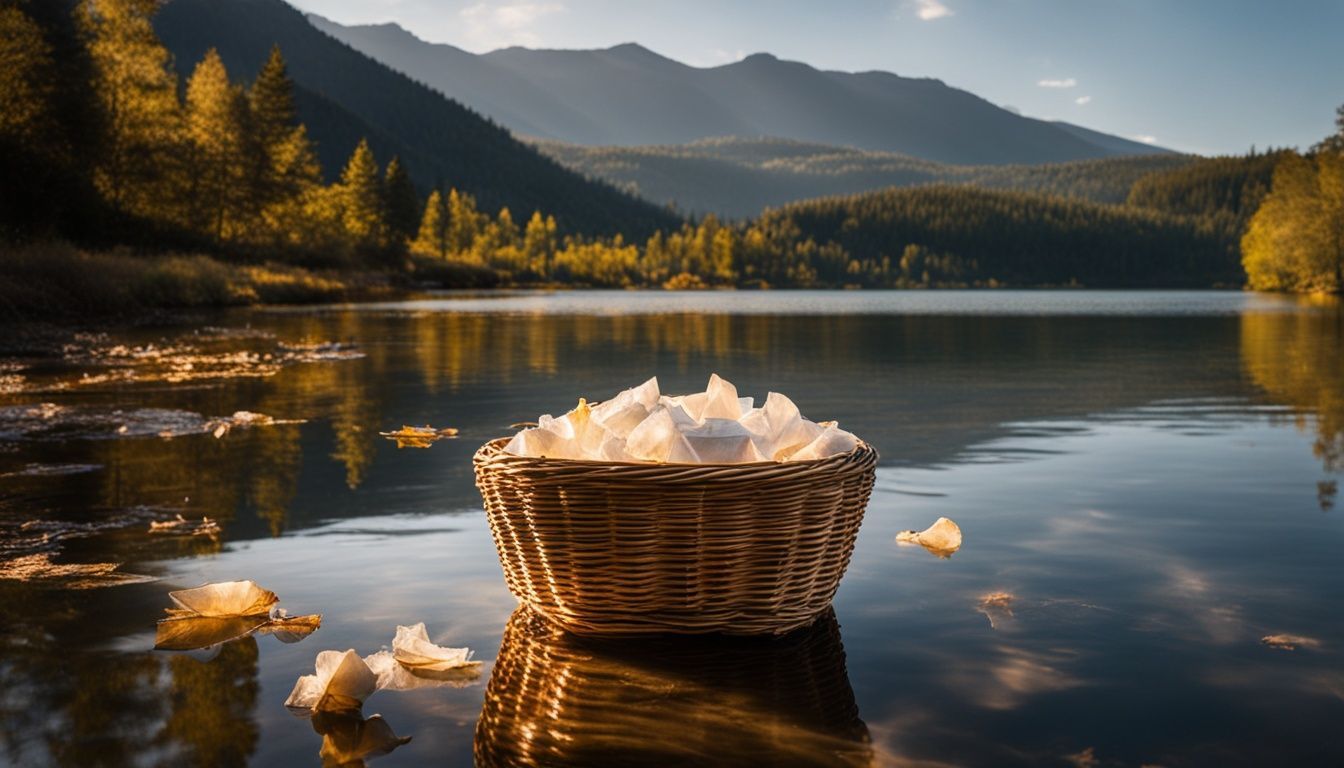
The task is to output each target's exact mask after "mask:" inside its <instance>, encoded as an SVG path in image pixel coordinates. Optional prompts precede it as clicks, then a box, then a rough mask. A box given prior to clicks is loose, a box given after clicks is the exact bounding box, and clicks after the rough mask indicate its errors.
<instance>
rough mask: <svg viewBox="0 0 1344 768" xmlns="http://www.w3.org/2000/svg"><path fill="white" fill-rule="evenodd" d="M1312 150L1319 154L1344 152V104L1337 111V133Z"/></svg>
mask: <svg viewBox="0 0 1344 768" xmlns="http://www.w3.org/2000/svg"><path fill="white" fill-rule="evenodd" d="M1312 149H1314V150H1316V151H1317V152H1344V104H1341V105H1339V107H1338V108H1337V109H1336V110H1335V132H1334V133H1332V134H1330V135H1329V136H1327V137H1325V138H1324V139H1322V140H1321V143H1319V144H1317V145H1316V146H1315V147H1312Z"/></svg>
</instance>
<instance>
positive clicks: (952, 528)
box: [818, 438, 961, 558]
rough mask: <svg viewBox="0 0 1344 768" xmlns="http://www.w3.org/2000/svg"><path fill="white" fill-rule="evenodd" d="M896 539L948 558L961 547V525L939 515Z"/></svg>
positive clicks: (897, 535)
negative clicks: (918, 528)
mask: <svg viewBox="0 0 1344 768" xmlns="http://www.w3.org/2000/svg"><path fill="white" fill-rule="evenodd" d="M818 439H820V438H818ZM896 541H898V542H900V543H902V544H918V545H920V546H921V547H923V548H925V549H927V550H928V551H930V552H932V553H933V554H935V555H937V556H939V557H942V558H948V557H951V556H952V553H954V552H956V551H957V550H958V549H961V527H960V526H958V525H957V524H956V523H954V522H952V521H951V520H949V519H947V518H946V517H940V518H938V519H937V520H935V521H934V522H933V525H930V526H929V527H928V528H925V529H924V530H922V531H901V532H900V533H898V534H896Z"/></svg>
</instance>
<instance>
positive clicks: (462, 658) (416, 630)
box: [392, 621, 481, 672]
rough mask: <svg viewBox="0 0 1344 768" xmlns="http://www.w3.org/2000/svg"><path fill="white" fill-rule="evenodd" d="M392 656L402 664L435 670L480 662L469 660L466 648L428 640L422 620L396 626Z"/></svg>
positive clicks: (427, 633)
mask: <svg viewBox="0 0 1344 768" xmlns="http://www.w3.org/2000/svg"><path fill="white" fill-rule="evenodd" d="M392 657H393V658H394V659H396V660H397V663H399V664H402V665H403V666H407V667H412V668H415V669H425V670H431V671H436V672H443V671H446V670H449V669H459V668H461V667H469V666H473V665H479V664H480V663H481V662H479V661H472V660H471V651H470V650H469V649H467V648H445V647H443V646H441V645H435V644H434V643H433V642H431V641H430V639H429V631H428V630H427V629H425V623H424V622H423V621H422V622H420V623H419V624H416V625H414V626H410V627H402V626H398V627H397V634H396V636H395V637H394V638H392Z"/></svg>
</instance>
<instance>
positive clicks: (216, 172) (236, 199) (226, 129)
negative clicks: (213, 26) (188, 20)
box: [186, 48, 255, 243]
mask: <svg viewBox="0 0 1344 768" xmlns="http://www.w3.org/2000/svg"><path fill="white" fill-rule="evenodd" d="M247 109H248V107H247V101H246V100H245V98H244V96H243V89H242V88H240V87H238V86H236V85H233V84H232V83H230V82H229V73H228V71H227V70H225V68H224V62H223V61H221V60H220V58H219V53H218V52H217V51H216V50H215V49H214V48H211V49H210V50H208V51H206V53H205V58H203V59H201V62H200V63H199V64H197V65H196V69H195V71H194V72H192V74H191V78H190V79H189V80H188V81H187V108H186V136H187V143H188V145H189V146H190V148H191V155H190V156H191V165H190V171H191V172H190V173H189V184H190V188H191V192H190V200H191V203H192V213H191V224H192V227H193V229H195V230H196V231H198V232H202V233H204V234H206V235H207V236H209V238H210V239H211V240H212V241H214V242H215V243H222V242H225V241H226V240H232V239H235V238H237V237H238V236H239V235H240V234H241V232H242V228H243V224H244V221H246V220H247V218H248V217H247V211H246V208H247V207H248V206H249V204H250V203H251V201H253V200H254V199H255V197H254V196H253V195H251V194H249V192H252V191H253V190H251V189H249V182H250V181H252V179H253V176H252V175H251V173H250V170H251V169H250V167H249V164H250V162H251V158H250V157H249V154H248V145H247V139H248V136H247V126H246V120H247Z"/></svg>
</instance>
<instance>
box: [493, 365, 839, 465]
mask: <svg viewBox="0 0 1344 768" xmlns="http://www.w3.org/2000/svg"><path fill="white" fill-rule="evenodd" d="M754 406H755V400H754V398H751V397H739V396H738V392H737V387H735V386H733V384H732V382H729V381H728V380H726V379H724V378H722V377H720V376H719V375H718V374H713V375H711V376H710V377H709V383H708V385H706V387H705V391H703V392H695V393H692V394H688V395H664V394H662V393H661V392H660V391H659V389H658V379H657V378H652V379H649V380H648V381H646V382H644V383H643V384H640V385H639V386H637V387H632V388H631V389H627V390H625V391H624V392H621V393H620V394H618V395H616V396H615V397H613V398H611V399H610V400H607V401H606V402H603V403H599V404H598V405H593V406H590V405H589V404H588V402H587V401H586V400H582V399H580V400H579V405H578V406H577V407H576V408H574V410H572V411H570V412H569V413H566V414H565V415H564V416H561V417H559V418H555V417H552V416H550V415H546V416H542V417H541V418H540V419H538V421H537V425H536V426H535V427H531V428H528V429H524V430H522V431H521V432H519V433H518V434H516V435H514V437H513V439H512V440H510V441H509V443H508V445H506V446H505V447H504V450H505V451H506V452H508V453H512V454H516V455H518V456H530V457H534V458H548V459H581V460H588V461H613V462H620V461H630V462H652V463H666V462H671V463H679V464H747V463H754V462H765V461H806V460H814V459H824V458H827V457H830V456H836V455H839V454H843V453H848V452H849V451H852V450H854V448H855V447H857V446H858V444H859V439H858V438H857V437H855V436H854V435H853V434H851V433H849V432H846V431H845V430H843V429H840V428H839V427H837V426H836V425H835V424H834V423H827V424H817V423H815V422H812V421H809V420H808V419H806V418H804V417H803V415H802V414H801V413H800V412H799V411H798V407H797V406H796V405H794V403H793V401H792V400H790V399H789V398H787V397H785V396H784V395H782V394H780V393H778V392H771V393H769V395H768V396H767V397H766V399H765V404H764V405H762V406H761V407H759V408H757V407H754Z"/></svg>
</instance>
